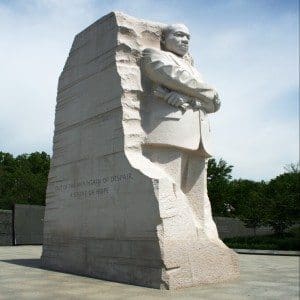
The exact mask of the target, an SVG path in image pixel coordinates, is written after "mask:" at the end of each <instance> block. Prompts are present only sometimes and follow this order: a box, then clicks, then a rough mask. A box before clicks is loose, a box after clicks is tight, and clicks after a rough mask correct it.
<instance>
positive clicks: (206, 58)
mask: <svg viewBox="0 0 300 300" xmlns="http://www.w3.org/2000/svg"><path fill="white" fill-rule="evenodd" d="M8 3H9V2H8ZM14 3H15V5H18V6H15V7H12V6H8V4H7V5H5V4H0V34H1V39H0V49H1V52H2V53H3V54H2V55H1V56H0V65H1V71H0V82H1V98H0V102H1V111H0V145H1V150H2V151H7V152H12V153H14V154H20V153H24V152H27V153H28V152H32V151H41V150H44V151H47V152H48V153H50V152H51V147H52V145H51V144H52V135H53V122H54V107H55V98H56V86H57V80H58V76H59V73H60V72H61V70H62V67H63V65H64V62H65V60H66V58H67V55H68V51H69V49H70V46H71V43H72V40H73V37H74V35H75V34H76V33H77V32H79V31H81V30H82V29H84V28H85V27H86V26H88V25H89V24H90V23H92V22H93V21H95V20H96V19H97V18H98V17H101V16H102V15H104V14H106V13H108V12H109V11H112V10H121V11H124V12H126V13H129V14H132V15H134V16H136V17H140V18H144V19H151V20H155V21H161V22H167V23H172V22H185V23H187V25H188V26H189V27H190V30H191V32H192V53H193V55H194V58H195V61H196V63H197V66H198V68H199V69H200V70H201V71H202V73H203V74H204V77H205V78H206V79H207V81H208V82H210V83H211V84H213V85H215V86H216V87H217V88H218V91H219V93H220V95H221V97H222V100H223V106H222V110H221V111H220V112H219V113H217V114H216V115H215V116H212V127H213V130H214V136H213V141H214V144H215V149H216V155H217V157H223V158H224V159H225V160H227V161H228V162H229V163H230V164H233V165H234V175H235V176H236V177H244V178H254V179H268V178H271V177H274V176H276V175H277V174H278V173H280V172H281V171H282V170H283V166H284V165H285V164H288V163H290V162H295V161H296V160H297V159H298V126H297V118H296V117H295V114H293V115H292V116H291V117H289V116H288V115H287V113H285V112H282V114H281V112H280V111H276V109H275V112H276V113H274V110H271V109H270V108H272V107H276V105H277V104H278V103H279V102H280V101H283V100H282V98H285V97H287V98H286V99H284V101H286V103H287V106H289V105H293V107H292V108H291V107H287V110H288V111H292V110H293V109H297V108H296V107H294V106H295V104H293V101H291V99H290V97H291V96H286V95H291V92H292V91H295V90H296V89H297V87H298V40H297V29H296V28H295V27H297V16H296V17H295V13H293V12H289V13H282V15H280V16H276V18H275V17H274V18H271V17H269V18H267V17H265V16H263V17H261V21H257V20H256V21H255V22H252V23H249V22H247V21H243V20H242V21H241V20H237V21H236V23H235V22H234V21H232V22H231V23H229V22H227V21H228V18H230V16H227V19H226V16H225V15H224V16H223V14H222V12H223V10H222V9H225V8H222V9H221V8H219V11H218V5H217V4H215V5H214V6H213V7H208V4H206V6H207V7H205V5H204V2H203V3H202V7H201V10H200V9H199V7H200V5H199V6H197V5H196V4H195V5H196V8H195V10H198V11H199V17H198V16H197V15H196V14H195V13H194V12H193V11H192V10H191V8H189V7H188V5H183V4H182V3H181V2H179V1H156V2H153V1H148V0H143V1H125V0H124V1H112V2H110V1H101V2H97V1H88V0H86V1H84V0H82V1H80V0H77V1H58V0H55V1H54V0H52V1H46V0H43V1H23V2H14ZM228 3H229V2H228ZM244 5H245V2H244V1H231V2H230V3H229V4H228V7H229V8H230V9H233V8H234V7H238V8H239V9H243V6H244ZM223 6H224V4H223ZM228 7H227V9H228ZM183 8H184V9H183ZM214 12H215V16H214V18H211V16H212V15H213V14H214ZM252 13H253V14H255V13H256V12H254V11H253V12H252ZM258 13H260V12H258ZM253 18H254V16H253ZM230 20H234V18H231V19H230ZM294 102H295V101H294ZM270 111H272V113H270ZM281 115H282V117H278V116H281Z"/></svg>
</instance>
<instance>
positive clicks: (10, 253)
mask: <svg viewBox="0 0 300 300" xmlns="http://www.w3.org/2000/svg"><path fill="white" fill-rule="evenodd" d="M40 255H41V246H15V247H0V299H1V300H2V299H16V300H19V299H30V300H33V299H51V300H52V299H55V300H56V299H57V300H60V299H72V300H73V299H105V300H106V299H107V300H110V299H119V300H123V299H133V300H140V299H141V300H148V299H153V300H154V299H155V300H156V299H170V300H171V299H172V300H173V299H174V300H176V299H205V300H209V299H218V300H220V299H228V300H229V299H230V300H235V299H272V300H273V299H289V300H292V299H295V300H296V299H298V293H299V286H298V284H299V257H291V256H267V255H245V254H241V255H239V257H240V263H241V278H240V280H238V281H235V282H231V283H223V284H217V285H206V286H199V287H194V288H186V289H182V290H177V291H165V290H163V291H161V290H154V289H149V288H143V287H136V286H132V285H126V284H119V283H114V282H109V281H103V280H98V279H93V278H87V277H81V276H75V275H70V274H65V273H59V272H53V271H47V270H42V269H40V267H39V257H40Z"/></svg>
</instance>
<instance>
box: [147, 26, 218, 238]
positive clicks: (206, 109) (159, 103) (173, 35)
mask: <svg viewBox="0 0 300 300" xmlns="http://www.w3.org/2000/svg"><path fill="white" fill-rule="evenodd" d="M189 39H190V33H189V30H188V28H187V27H186V26H185V25H183V24H175V25H171V26H168V27H166V28H165V29H164V30H163V35H162V41H161V46H162V50H158V49H152V48H146V49H145V50H144V51H143V58H142V69H143V73H144V75H145V78H146V79H145V89H148V94H149V95H152V96H151V97H148V99H145V102H146V103H145V108H144V111H145V113H144V124H143V125H144V129H145V131H146V132H147V139H146V143H145V145H144V147H143V149H144V155H145V156H146V157H148V158H149V159H150V160H151V161H152V162H153V163H154V164H157V165H158V166H159V167H160V168H162V169H163V170H164V171H165V172H166V173H167V175H168V176H169V177H171V178H172V179H173V181H174V182H175V183H176V184H177V185H178V186H179V187H180V188H181V190H182V191H183V192H184V193H185V195H186V197H187V198H188V200H189V203H190V206H191V207H192V209H193V211H194V215H195V219H196V220H197V224H198V228H199V230H204V231H206V234H208V235H210V237H211V238H215V237H217V231H216V228H215V225H214V223H213V222H212V218H211V209H210V203H209V200H208V197H207V191H206V159H207V158H209V157H210V156H211V149H210V146H209V133H210V128H209V123H208V119H207V114H209V113H213V112H216V111H217V110H218V109H219V107H220V101H219V97H218V94H217V92H216V91H215V90H214V88H212V87H210V86H209V85H207V84H206V83H204V81H203V79H202V76H201V75H200V74H199V72H198V71H197V70H196V69H195V68H194V67H193V65H192V62H191V57H190V56H189V54H188V46H189ZM208 219H209V220H211V222H208V221H209V220H208ZM207 223H209V224H210V226H208V227H207V228H203V226H204V225H203V224H207ZM202 225H203V226H202Z"/></svg>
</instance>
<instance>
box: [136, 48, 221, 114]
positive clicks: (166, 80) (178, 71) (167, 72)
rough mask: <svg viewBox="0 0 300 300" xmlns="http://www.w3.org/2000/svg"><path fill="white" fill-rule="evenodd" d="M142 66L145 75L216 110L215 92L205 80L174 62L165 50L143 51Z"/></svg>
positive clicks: (208, 109)
mask: <svg viewBox="0 0 300 300" xmlns="http://www.w3.org/2000/svg"><path fill="white" fill-rule="evenodd" d="M142 68H143V70H144V73H145V75H146V76H147V77H148V78H150V79H151V80H152V81H154V82H155V83H157V84H160V85H162V86H164V87H167V88H168V89H170V90H172V91H176V92H179V93H182V94H184V95H187V96H189V97H192V98H196V99H198V100H200V101H201V104H202V105H203V107H204V109H205V110H206V111H207V112H208V113H211V112H215V111H216V110H217V109H218V107H216V105H215V102H214V96H215V92H214V90H213V88H211V87H209V86H208V85H207V84H205V83H203V82H199V81H198V80H197V79H195V78H194V76H193V75H192V74H190V73H189V72H188V71H187V70H185V69H184V68H182V67H180V66H178V65H176V64H174V62H173V61H172V60H171V59H170V58H169V57H168V56H167V55H166V54H165V53H164V52H163V51H157V50H154V49H151V48H147V49H145V50H144V51H143V58H142Z"/></svg>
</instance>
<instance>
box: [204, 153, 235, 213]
mask: <svg viewBox="0 0 300 300" xmlns="http://www.w3.org/2000/svg"><path fill="white" fill-rule="evenodd" d="M232 168H233V166H231V165H229V164H228V163H227V162H226V161H225V160H223V159H220V160H219V161H218V162H217V161H216V160H215V159H214V158H211V159H209V160H208V167H207V189H208V195H209V198H210V201H211V205H212V211H213V214H214V215H215V216H217V215H228V214H229V212H228V211H227V208H228V206H230V205H231V189H230V184H229V182H230V180H231V178H232V177H231V172H232Z"/></svg>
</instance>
